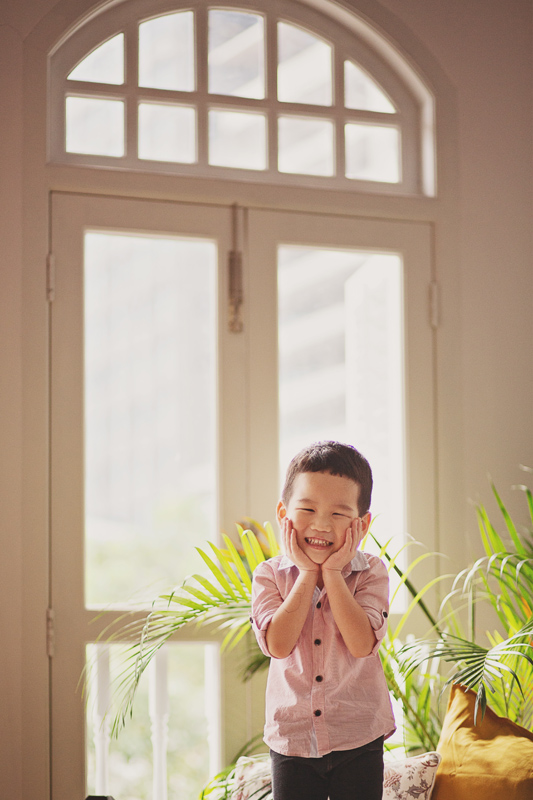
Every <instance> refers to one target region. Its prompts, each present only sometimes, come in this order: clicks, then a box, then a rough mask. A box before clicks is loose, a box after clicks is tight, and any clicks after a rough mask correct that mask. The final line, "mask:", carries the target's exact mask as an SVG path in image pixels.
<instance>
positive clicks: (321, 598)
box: [252, 552, 395, 758]
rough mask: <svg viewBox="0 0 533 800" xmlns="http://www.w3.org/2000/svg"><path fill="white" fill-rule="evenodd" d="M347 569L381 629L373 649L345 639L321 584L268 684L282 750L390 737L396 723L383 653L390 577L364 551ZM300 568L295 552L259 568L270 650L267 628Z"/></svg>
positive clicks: (273, 730) (324, 749) (257, 606)
mask: <svg viewBox="0 0 533 800" xmlns="http://www.w3.org/2000/svg"><path fill="white" fill-rule="evenodd" d="M342 574H343V576H344V578H345V580H346V583H347V585H348V587H349V588H350V590H351V591H352V592H353V594H354V595H355V596H356V598H357V601H358V603H359V604H360V605H361V606H362V608H364V610H365V611H366V613H367V614H368V618H369V620H370V624H371V625H372V628H373V629H374V633H375V635H376V644H375V645H374V648H373V650H372V652H371V654H370V655H368V656H366V657H365V658H355V657H354V656H352V655H351V653H350V652H349V650H348V648H347V647H346V645H345V644H344V640H343V638H342V636H341V634H340V631H339V629H338V627H337V625H336V623H335V620H334V618H333V614H332V612H331V608H330V605H329V602H328V596H327V593H326V591H325V589H322V590H320V589H318V587H315V593H314V596H313V601H312V603H311V607H310V609H309V613H308V615H307V619H306V621H305V623H304V627H303V629H302V632H301V634H300V637H299V639H298V641H297V642H296V645H295V647H294V649H293V651H292V653H291V654H290V655H289V656H288V657H287V658H272V659H271V662H270V667H269V673H268V684H267V692H266V722H265V733H264V740H265V742H266V744H267V745H268V746H269V747H270V748H271V749H272V750H274V751H275V752H277V753H281V754H282V755H289V756H304V757H307V758H317V757H320V756H323V755H326V754H327V753H330V752H332V751H333V750H350V749H352V748H354V747H361V746H362V745H364V744H367V743H368V742H372V741H373V740H374V739H377V738H378V737H379V736H385V738H387V737H388V736H390V735H391V734H392V733H393V732H394V730H395V723H394V716H393V713H392V707H391V702H390V697H389V692H388V688H387V683H386V680H385V676H384V674H383V669H382V666H381V661H380V658H379V655H378V649H379V644H380V642H381V640H382V639H383V637H384V635H385V631H386V629H387V617H388V613H389V599H388V594H389V578H388V574H387V569H386V567H385V565H384V564H383V562H382V561H381V560H380V559H379V558H377V557H376V556H374V555H370V554H368V553H361V552H357V553H356V554H355V557H354V558H353V560H352V561H351V562H350V563H349V564H347V565H346V567H345V568H344V569H343V571H342ZM297 576H298V567H296V566H295V565H294V564H293V563H292V561H290V560H289V559H288V558H287V556H276V557H275V558H271V559H269V560H268V561H265V562H263V563H261V564H259V566H258V567H257V568H256V570H255V572H254V578H253V587H252V624H253V629H254V632H255V635H256V637H257V642H258V644H259V647H260V648H261V650H262V651H263V653H265V655H268V656H270V655H271V653H269V651H268V646H267V642H266V631H267V628H268V625H269V623H270V620H271V619H272V617H273V616H274V613H275V611H276V610H277V608H278V607H279V606H280V605H281V603H282V602H283V600H284V599H285V598H286V597H287V595H288V594H289V592H290V590H291V588H292V587H293V585H294V583H295V581H296V578H297Z"/></svg>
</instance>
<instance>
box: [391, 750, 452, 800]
mask: <svg viewBox="0 0 533 800" xmlns="http://www.w3.org/2000/svg"><path fill="white" fill-rule="evenodd" d="M439 763H440V756H439V754H438V753H423V754H422V755H420V756H411V758H406V759H404V760H403V761H392V762H387V761H386V762H385V774H384V777H383V800H415V798H416V800H429V798H430V797H431V793H432V791H433V786H434V784H435V776H436V774H437V767H438V766H439Z"/></svg>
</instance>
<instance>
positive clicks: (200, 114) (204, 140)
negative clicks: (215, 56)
mask: <svg viewBox="0 0 533 800" xmlns="http://www.w3.org/2000/svg"><path fill="white" fill-rule="evenodd" d="M207 14H208V11H207V9H206V7H205V6H199V7H198V8H197V9H196V12H195V36H196V96H197V99H198V102H197V105H196V109H197V110H196V113H197V134H196V135H197V137H198V164H199V165H200V166H207V164H208V143H209V130H208V98H209V96H208V93H207V53H208V49H207V29H208V18H207Z"/></svg>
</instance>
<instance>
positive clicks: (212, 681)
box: [204, 643, 222, 775]
mask: <svg viewBox="0 0 533 800" xmlns="http://www.w3.org/2000/svg"><path fill="white" fill-rule="evenodd" d="M220 697H221V686H220V648H219V646H218V644H214V643H210V644H206V645H205V647H204V702H205V716H206V718H207V746H208V748H209V774H210V775H217V774H218V773H219V772H220V770H221V769H222V739H221V730H222V720H221V707H220V706H221V704H220Z"/></svg>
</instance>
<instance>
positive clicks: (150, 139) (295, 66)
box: [50, 0, 429, 193]
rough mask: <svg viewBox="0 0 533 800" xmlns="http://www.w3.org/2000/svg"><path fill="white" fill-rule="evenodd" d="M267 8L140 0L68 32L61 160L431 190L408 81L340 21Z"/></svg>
mask: <svg viewBox="0 0 533 800" xmlns="http://www.w3.org/2000/svg"><path fill="white" fill-rule="evenodd" d="M268 8H269V9H270V8H272V10H265V6H264V4H259V3H256V4H253V3H240V4H239V5H238V6H235V7H229V6H227V5H224V6H217V5H216V4H213V3H207V2H205V0H197V1H196V2H194V3H193V4H189V5H187V6H185V5H180V4H179V3H174V4H173V5H172V7H169V6H168V5H166V4H165V5H164V6H163V5H161V4H160V8H159V10H157V9H156V6H155V4H154V3H150V4H148V3H146V2H144V1H143V0H141V2H133V3H122V4H120V5H119V6H115V7H113V8H111V9H110V10H109V11H107V12H105V13H103V14H100V15H99V16H98V17H95V18H94V19H93V20H91V21H89V22H88V23H86V24H85V25H84V26H83V27H82V28H79V29H78V30H76V31H74V32H73V33H71V34H70V35H69V36H68V37H67V38H65V39H64V40H63V42H61V43H60V44H59V45H58V46H57V48H56V49H55V51H54V53H53V54H52V55H51V58H50V78H51V82H50V85H51V103H50V111H51V113H50V156H51V160H52V161H59V162H63V163H65V162H66V163H71V164H83V165H89V166H105V167H108V168H122V169H128V170H144V171H151V172H154V171H159V172H166V173H175V174H189V175H204V176H206V175H207V176H211V177H231V178H236V177H237V178H238V179H244V180H254V181H258V180H259V181H261V180H263V181H269V182H276V183H288V184H299V185H307V184H312V185H317V183H318V185H322V186H324V187H332V186H334V187H338V188H345V189H346V188H352V189H353V188H357V189H366V190H367V191H368V190H370V191H387V192H402V193H424V191H423V188H422V187H423V183H424V181H423V177H422V171H423V170H422V156H421V152H422V144H421V142H422V133H421V132H422V129H423V122H422V109H421V105H420V103H419V100H418V99H417V98H416V96H415V94H414V93H413V92H412V90H411V89H410V87H409V86H408V85H407V84H406V83H405V82H404V81H403V80H402V79H401V78H400V77H399V75H398V74H397V73H396V72H395V70H394V69H393V68H392V67H391V65H390V64H387V63H386V62H385V61H384V60H383V59H381V58H380V57H378V56H377V54H376V52H375V51H373V50H372V48H371V47H370V46H369V45H368V44H367V43H365V42H364V41H363V40H362V39H358V38H357V37H356V36H355V35H354V34H353V33H352V32H348V31H347V30H346V29H345V28H344V27H343V26H341V25H338V24H337V23H335V22H333V21H332V20H331V19H328V18H327V17H325V16H323V15H322V14H319V13H317V12H316V11H313V10H311V9H309V8H303V7H302V6H300V5H296V4H293V3H291V2H285V3H281V4H272V5H271V6H268ZM104 17H105V20H104V19H103V18H104ZM110 28H111V30H113V33H112V34H111V35H110ZM104 31H105V37H104ZM425 193H429V192H427V191H426V192H425Z"/></svg>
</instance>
